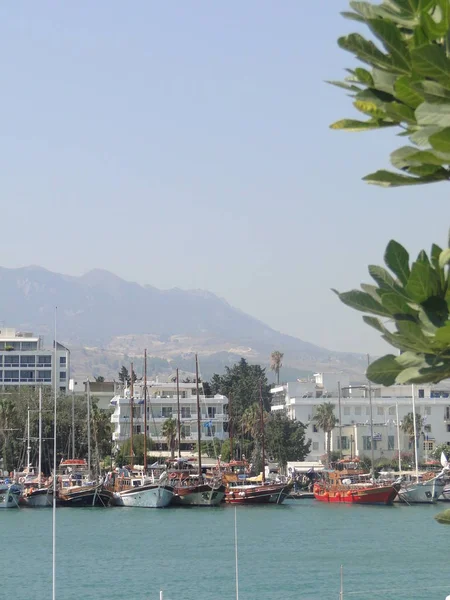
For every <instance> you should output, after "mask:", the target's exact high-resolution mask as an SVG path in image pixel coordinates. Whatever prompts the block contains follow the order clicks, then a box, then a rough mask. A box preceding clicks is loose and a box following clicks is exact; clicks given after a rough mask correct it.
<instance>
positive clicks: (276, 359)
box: [270, 350, 284, 385]
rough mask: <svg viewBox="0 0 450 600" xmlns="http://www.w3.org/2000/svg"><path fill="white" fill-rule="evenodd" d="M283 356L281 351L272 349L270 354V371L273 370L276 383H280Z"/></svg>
mask: <svg viewBox="0 0 450 600" xmlns="http://www.w3.org/2000/svg"><path fill="white" fill-rule="evenodd" d="M283 356H284V354H283V352H280V351H279V350H274V351H273V352H272V354H271V355H270V368H271V370H272V371H275V375H276V377H277V385H280V369H281V367H282V366H283V362H282V361H283Z"/></svg>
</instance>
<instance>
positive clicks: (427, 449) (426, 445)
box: [423, 440, 434, 452]
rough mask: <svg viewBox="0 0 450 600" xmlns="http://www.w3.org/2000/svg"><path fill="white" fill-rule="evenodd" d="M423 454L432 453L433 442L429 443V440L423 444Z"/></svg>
mask: <svg viewBox="0 0 450 600" xmlns="http://www.w3.org/2000/svg"><path fill="white" fill-rule="evenodd" d="M423 450H424V452H433V450H434V442H430V441H429V440H428V441H426V442H424V443H423Z"/></svg>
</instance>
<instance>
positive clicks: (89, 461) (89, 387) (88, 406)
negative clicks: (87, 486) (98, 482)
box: [87, 378, 91, 474]
mask: <svg viewBox="0 0 450 600" xmlns="http://www.w3.org/2000/svg"><path fill="white" fill-rule="evenodd" d="M87 438H88V439H87V443H88V471H89V474H90V472H91V382H90V381H89V378H88V380H87Z"/></svg>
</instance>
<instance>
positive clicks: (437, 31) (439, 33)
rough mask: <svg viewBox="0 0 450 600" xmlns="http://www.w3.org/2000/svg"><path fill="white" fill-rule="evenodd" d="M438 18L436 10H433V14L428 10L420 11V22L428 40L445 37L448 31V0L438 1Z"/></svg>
mask: <svg viewBox="0 0 450 600" xmlns="http://www.w3.org/2000/svg"><path fill="white" fill-rule="evenodd" d="M438 4H439V5H440V6H439V9H440V10H439V12H440V15H439V16H440V19H439V20H437V14H438V11H436V10H435V11H434V13H433V16H431V15H430V14H429V12H427V11H424V10H422V11H421V13H420V23H421V25H422V27H423V29H424V31H425V33H426V35H427V37H428V39H429V40H438V39H440V38H443V37H445V35H446V34H447V32H448V25H449V24H448V0H444V1H443V2H439V0H438Z"/></svg>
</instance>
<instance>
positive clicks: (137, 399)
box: [111, 381, 228, 450]
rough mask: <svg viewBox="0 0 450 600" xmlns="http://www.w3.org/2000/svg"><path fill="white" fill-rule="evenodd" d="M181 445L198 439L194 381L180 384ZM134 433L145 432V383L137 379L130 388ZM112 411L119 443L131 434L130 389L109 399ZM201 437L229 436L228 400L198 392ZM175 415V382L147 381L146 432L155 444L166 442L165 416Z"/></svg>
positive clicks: (116, 440) (187, 448)
mask: <svg viewBox="0 0 450 600" xmlns="http://www.w3.org/2000/svg"><path fill="white" fill-rule="evenodd" d="M179 389H180V422H181V438H182V439H181V448H182V449H185V450H190V449H191V448H192V445H193V444H194V443H196V442H197V432H198V428H197V395H196V388H195V383H194V384H193V383H180V384H179ZM133 397H134V399H133V433H135V434H139V433H144V385H143V383H142V382H136V383H135V384H134V390H133ZM111 406H112V407H113V408H114V413H113V415H112V416H111V422H112V423H113V427H114V431H113V440H114V441H115V442H116V444H117V445H119V444H120V443H121V442H123V441H125V440H127V439H128V438H129V437H130V417H131V412H130V389H129V388H128V389H126V390H125V391H124V393H122V394H119V395H117V396H115V397H114V398H113V399H112V400H111ZM200 410H201V428H202V431H201V436H202V440H205V441H206V440H208V439H211V440H212V439H213V438H217V439H219V440H224V439H227V438H228V399H227V398H226V397H225V396H220V395H216V396H204V395H200ZM170 417H173V418H174V419H176V418H177V384H176V383H174V382H168V383H159V382H157V381H150V382H147V435H148V437H150V438H151V439H152V440H153V441H155V442H157V443H162V444H165V443H166V438H165V437H164V436H163V435H162V433H161V429H162V427H163V424H164V422H165V421H166V419H168V418H170Z"/></svg>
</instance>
